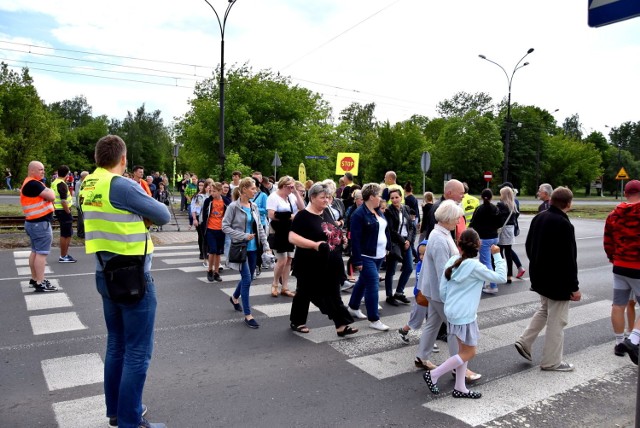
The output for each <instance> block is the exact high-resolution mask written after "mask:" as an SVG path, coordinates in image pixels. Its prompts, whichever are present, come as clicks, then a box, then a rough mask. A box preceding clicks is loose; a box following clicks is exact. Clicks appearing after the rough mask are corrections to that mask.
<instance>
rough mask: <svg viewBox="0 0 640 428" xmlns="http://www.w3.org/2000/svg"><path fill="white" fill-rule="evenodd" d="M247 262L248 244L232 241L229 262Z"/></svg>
mask: <svg viewBox="0 0 640 428" xmlns="http://www.w3.org/2000/svg"><path fill="white" fill-rule="evenodd" d="M245 261H247V243H246V242H233V241H232V242H231V246H230V247H229V262H230V263H244V262H245Z"/></svg>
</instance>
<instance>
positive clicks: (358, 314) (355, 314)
mask: <svg viewBox="0 0 640 428" xmlns="http://www.w3.org/2000/svg"><path fill="white" fill-rule="evenodd" d="M347 310H348V311H349V313H350V314H351V316H352V317H354V318H357V319H359V320H366V319H367V316H366V315H365V314H363V313H362V311H361V310H360V309H356V310H354V309H351V308H350V307H349V306H347Z"/></svg>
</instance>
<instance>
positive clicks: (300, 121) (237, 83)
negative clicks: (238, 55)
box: [176, 65, 336, 178]
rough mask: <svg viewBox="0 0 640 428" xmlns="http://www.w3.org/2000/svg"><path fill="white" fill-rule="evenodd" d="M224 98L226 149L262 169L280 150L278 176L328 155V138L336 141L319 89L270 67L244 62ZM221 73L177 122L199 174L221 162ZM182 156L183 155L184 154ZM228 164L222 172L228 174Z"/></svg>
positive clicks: (230, 77)
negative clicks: (309, 158)
mask: <svg viewBox="0 0 640 428" xmlns="http://www.w3.org/2000/svg"><path fill="white" fill-rule="evenodd" d="M227 79H228V80H227V83H226V92H225V94H226V99H225V151H227V152H228V151H234V152H236V153H238V155H239V156H240V159H242V163H243V164H244V165H247V166H249V167H251V168H252V169H258V170H260V171H262V172H265V173H266V172H268V171H271V170H272V167H271V162H272V160H273V157H274V155H275V152H276V151H277V152H278V155H279V156H280V158H281V159H282V163H283V165H282V167H281V168H279V169H278V175H282V174H289V175H297V171H298V165H299V164H300V163H301V162H304V159H305V155H327V156H330V158H331V157H335V153H329V152H327V147H326V146H325V145H326V144H327V142H331V143H332V144H333V143H334V142H335V139H336V136H335V135H333V132H334V131H333V128H332V127H331V126H327V124H328V123H330V122H331V121H330V117H331V116H330V115H331V109H330V107H329V105H328V104H327V103H326V102H325V101H324V100H322V98H321V97H320V95H319V94H317V93H313V92H311V91H309V90H308V89H305V88H301V87H299V86H297V85H292V84H291V82H290V79H289V78H286V77H284V76H281V75H280V74H275V73H273V72H271V71H269V70H262V71H259V72H256V73H254V72H253V71H252V70H251V68H249V67H248V66H246V65H244V66H241V67H232V68H231V69H230V70H229V71H228V73H227ZM218 86H219V78H218V77H217V76H215V75H214V76H213V77H212V78H211V79H206V80H204V81H203V82H200V83H199V84H198V85H197V86H196V89H195V93H194V97H193V98H192V99H191V100H190V110H189V111H188V112H187V114H186V115H185V117H184V118H183V119H182V120H181V121H179V122H178V123H177V124H176V141H177V142H179V143H181V144H184V148H183V152H184V154H185V157H184V158H183V159H185V160H186V163H187V165H188V168H189V169H192V170H194V171H196V172H198V173H200V174H203V173H205V172H208V171H212V170H213V169H214V168H215V165H217V164H218V163H219V159H218V146H219V133H218V122H219V108H218V96H219V87H218ZM331 147H332V146H329V148H331ZM181 156H182V155H181ZM230 175H231V170H230V169H229V168H228V167H227V166H226V165H225V171H224V174H223V176H224V177H227V178H228V177H230Z"/></svg>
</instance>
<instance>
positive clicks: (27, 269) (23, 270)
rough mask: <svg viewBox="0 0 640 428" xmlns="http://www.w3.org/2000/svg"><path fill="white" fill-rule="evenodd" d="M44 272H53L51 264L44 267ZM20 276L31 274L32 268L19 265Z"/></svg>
mask: <svg viewBox="0 0 640 428" xmlns="http://www.w3.org/2000/svg"><path fill="white" fill-rule="evenodd" d="M44 273H53V271H52V270H51V268H50V267H49V265H47V266H45V267H44ZM18 276H31V268H30V267H29V266H26V267H19V268H18Z"/></svg>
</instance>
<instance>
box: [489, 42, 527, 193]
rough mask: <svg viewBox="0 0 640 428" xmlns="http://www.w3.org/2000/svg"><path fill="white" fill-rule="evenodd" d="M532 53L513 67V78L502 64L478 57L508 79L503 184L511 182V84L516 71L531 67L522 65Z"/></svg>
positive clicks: (525, 64) (525, 55)
mask: <svg viewBox="0 0 640 428" xmlns="http://www.w3.org/2000/svg"><path fill="white" fill-rule="evenodd" d="M531 52H533V48H531V49H529V50H528V51H527V53H526V54H524V56H523V57H522V58H520V61H518V62H517V63H516V66H515V67H513V72H512V73H511V77H509V74H508V73H507V70H505V69H504V67H503V66H501V65H500V64H498V63H497V62H495V61H493V60H490V59H489V58H487V57H486V56H484V55H478V56H479V57H480V58H482V59H484V60H485V61H489V62H490V63H492V64H495V65H497V66H498V67H500V69H501V70H502V71H503V72H504V75H505V76H506V77H507V84H508V85H509V96H508V98H507V129H506V135H505V139H504V164H503V166H502V181H503V182H505V181H509V142H510V140H511V83H512V82H513V75H514V74H516V71H518V70H520V69H521V68H522V67H525V66H527V65H529V63H528V62H525V63H524V64H522V65H520V63H521V62H522V60H524V59H525V58H526V57H527V55H529V54H530V53H531Z"/></svg>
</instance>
